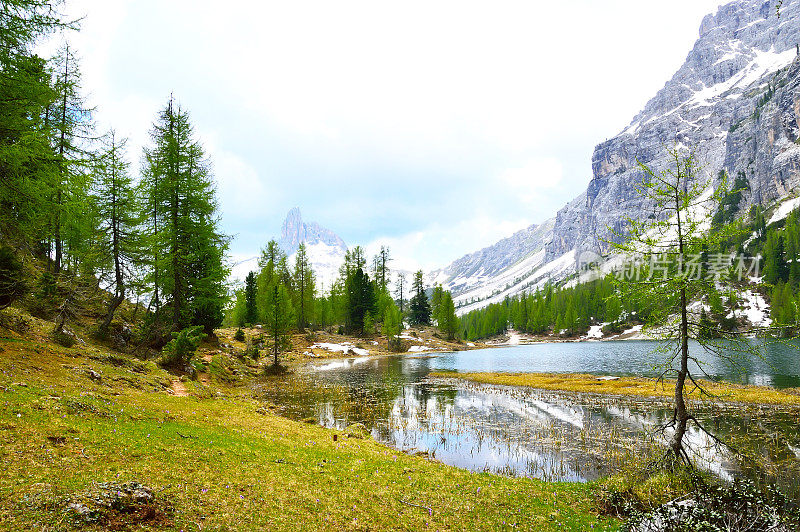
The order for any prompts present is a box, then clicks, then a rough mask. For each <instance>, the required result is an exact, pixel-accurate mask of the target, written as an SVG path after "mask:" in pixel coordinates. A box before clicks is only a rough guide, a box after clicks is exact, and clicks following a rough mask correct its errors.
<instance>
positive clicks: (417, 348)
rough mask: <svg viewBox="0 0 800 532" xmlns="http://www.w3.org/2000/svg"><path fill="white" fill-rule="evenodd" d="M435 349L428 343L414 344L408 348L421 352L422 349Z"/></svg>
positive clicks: (412, 351) (411, 350)
mask: <svg viewBox="0 0 800 532" xmlns="http://www.w3.org/2000/svg"><path fill="white" fill-rule="evenodd" d="M431 349H433V348H432V347H428V346H427V345H412V346H411V347H409V348H408V352H409V353H421V352H422V351H430V350H431Z"/></svg>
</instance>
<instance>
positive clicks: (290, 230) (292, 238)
mask: <svg viewBox="0 0 800 532" xmlns="http://www.w3.org/2000/svg"><path fill="white" fill-rule="evenodd" d="M301 242H305V244H306V247H311V246H314V245H317V244H325V245H326V246H328V247H331V248H338V249H340V250H341V251H342V255H343V256H344V252H345V251H347V244H345V243H344V240H342V239H341V238H340V237H339V236H338V235H337V234H336V233H334V232H333V231H331V230H330V229H326V228H324V227H322V226H320V225H319V224H318V223H316V222H311V223H305V222H303V215H302V214H301V212H300V209H299V208H298V207H294V208H293V209H291V210H290V211H289V212H288V213H287V214H286V219H285V220H284V221H283V226H282V227H281V240H280V242H279V244H280V246H281V249H283V250H284V251H285V252H286V253H287V254H289V255H291V254H293V253H295V252H296V251H297V248H298V247H299V246H300V243H301Z"/></svg>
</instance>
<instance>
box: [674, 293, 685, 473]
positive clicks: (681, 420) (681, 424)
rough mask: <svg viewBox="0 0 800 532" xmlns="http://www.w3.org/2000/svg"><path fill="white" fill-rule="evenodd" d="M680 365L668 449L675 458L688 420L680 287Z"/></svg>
mask: <svg viewBox="0 0 800 532" xmlns="http://www.w3.org/2000/svg"><path fill="white" fill-rule="evenodd" d="M680 342H681V367H680V370H678V379H677V380H676V381H675V434H673V436H672V441H671V442H670V449H671V450H672V453H673V454H674V455H675V458H676V459H678V460H680V459H681V458H683V452H684V450H683V437H684V435H685V434H686V425H687V423H688V421H689V413H688V412H687V411H686V400H685V398H684V395H683V390H684V388H685V385H686V377H687V376H688V375H689V320H688V316H687V311H686V289H685V288H683V289H681V325H680Z"/></svg>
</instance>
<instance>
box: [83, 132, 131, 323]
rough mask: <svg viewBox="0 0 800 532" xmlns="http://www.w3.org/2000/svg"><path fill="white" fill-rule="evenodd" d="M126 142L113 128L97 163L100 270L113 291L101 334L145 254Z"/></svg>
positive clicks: (96, 197) (95, 194) (93, 195)
mask: <svg viewBox="0 0 800 532" xmlns="http://www.w3.org/2000/svg"><path fill="white" fill-rule="evenodd" d="M126 142H127V141H126V140H125V139H123V140H121V141H118V140H117V138H116V134H115V133H114V131H111V132H110V133H109V135H108V136H107V138H106V139H105V146H104V147H103V148H102V149H101V151H100V152H99V154H98V157H97V158H96V160H95V163H94V191H93V194H92V200H93V202H94V204H95V207H96V209H97V214H98V221H99V225H98V234H99V239H98V246H97V249H98V252H99V258H98V263H99V265H100V271H99V273H100V279H101V281H106V282H107V283H108V285H109V286H111V287H113V291H114V296H113V297H112V298H111V301H110V302H109V305H108V310H107V312H106V316H105V318H103V321H102V322H101V323H100V325H99V326H98V335H99V336H100V337H101V338H102V337H105V336H106V335H107V334H108V328H109V326H110V325H111V321H112V320H113V319H114V313H115V312H116V310H117V308H118V307H119V306H120V304H122V302H123V301H124V300H125V297H126V290H127V287H128V285H129V284H131V283H130V279H131V278H133V273H132V270H133V269H134V268H136V267H138V266H140V264H141V257H142V241H141V238H140V231H139V226H140V223H141V218H140V212H141V209H140V206H139V205H138V203H137V201H136V198H135V193H134V192H135V190H134V185H133V180H132V178H131V176H130V173H129V166H130V164H129V163H128V161H127V160H126V156H125V145H126Z"/></svg>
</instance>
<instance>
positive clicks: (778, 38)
mask: <svg viewBox="0 0 800 532" xmlns="http://www.w3.org/2000/svg"><path fill="white" fill-rule="evenodd" d="M774 4H775V2H774V1H765V0H737V1H735V2H731V3H730V4H727V5H725V6H723V7H721V8H720V9H719V10H718V11H717V13H716V14H714V15H708V16H706V17H705V18H704V19H703V21H702V24H701V25H700V36H699V38H698V40H697V42H696V43H695V45H694V47H693V48H692V50H691V51H690V52H689V55H688V56H687V58H686V61H685V63H684V64H683V66H682V67H681V68H680V69H679V70H678V71H677V72H676V73H675V74H674V76H673V77H672V79H670V80H669V81H668V82H667V83H666V85H665V86H664V88H662V89H661V90H660V91H659V92H658V93H657V94H656V95H655V97H654V98H653V99H651V100H650V101H649V102H648V103H647V105H646V106H645V108H644V109H643V110H642V111H641V112H640V113H639V114H638V115H637V116H636V117H634V119H633V120H632V121H631V123H630V125H629V126H628V127H627V128H626V129H625V130H624V131H622V132H621V133H620V134H619V135H617V136H616V137H614V138H612V139H610V140H607V141H606V142H603V143H601V144H599V145H598V146H597V147H596V148H595V151H594V154H593V157H592V178H591V181H590V182H589V185H588V187H587V189H586V191H585V192H584V193H582V194H581V195H580V196H578V197H577V198H575V199H574V200H573V201H571V202H570V203H569V204H567V205H566V206H565V207H564V208H562V209H561V210H560V211H558V213H557V214H556V217H555V220H553V221H552V233H551V234H548V235H542V238H543V240H544V242H536V243H530V245H527V246H526V245H522V246H520V248H519V249H517V248H514V247H513V246H512V247H511V248H508V247H507V246H501V245H500V244H498V245H497V246H493V247H492V248H487V250H484V251H482V252H479V253H478V254H473V255H471V256H467V257H464V258H462V259H459V260H458V261H456V262H454V263H453V264H451V265H450V266H449V267H448V268H446V269H444V270H443V271H442V272H445V273H446V275H442V272H439V274H440V275H439V279H440V280H441V281H442V282H444V284H446V285H447V286H449V287H450V288H451V289H452V290H454V293H456V294H457V295H459V298H457V300H460V301H461V303H462V304H463V305H467V306H464V307H462V309H463V308H475V306H477V305H479V304H480V303H476V302H480V301H484V302H488V301H490V300H493V299H496V298H497V297H498V289H494V290H491V291H489V292H491V293H494V294H495V295H494V296H491V297H489V296H487V295H486V294H487V290H486V286H487V283H490V282H491V281H490V280H488V279H484V280H481V282H480V283H478V284H475V283H473V284H471V285H467V284H464V285H463V286H462V285H460V284H459V283H458V279H459V278H462V277H468V276H469V272H470V271H485V272H489V271H491V272H494V273H492V274H491V276H492V277H498V276H502V275H504V273H505V272H506V270H508V269H509V268H510V267H511V265H514V264H518V263H519V261H521V260H524V259H525V257H528V256H531V254H533V253H536V251H537V249H538V248H539V247H540V245H542V244H543V250H544V251H543V258H542V260H541V261H540V262H539V263H531V264H530V267H531V268H532V269H533V270H534V271H530V272H525V274H524V275H522V276H520V275H517V276H516V277H515V279H516V278H519V277H521V278H523V279H531V278H541V279H543V280H542V281H541V282H540V283H539V284H541V283H543V282H545V281H546V280H547V278H548V277H542V276H541V275H538V274H537V273H536V271H535V270H539V271H545V270H547V269H548V268H549V271H551V272H552V273H555V272H558V275H560V276H561V277H563V276H565V275H568V273H569V271H568V270H565V269H563V268H554V267H553V266H552V264H556V263H558V264H561V263H563V262H564V260H565V257H572V258H573V260H575V261H578V260H579V257H582V256H585V255H587V254H589V255H591V254H593V253H602V252H604V251H606V250H607V249H608V244H607V240H609V239H611V238H612V230H620V229H622V226H621V224H622V221H623V220H624V219H625V218H626V217H633V218H639V217H640V216H642V215H644V214H645V213H647V212H648V207H650V206H649V205H646V204H645V203H644V202H643V200H642V199H641V198H640V197H639V196H638V194H637V193H636V190H635V186H636V184H637V183H639V182H640V181H641V179H642V172H641V170H640V167H639V163H640V162H641V163H643V164H646V165H648V166H650V167H651V168H654V169H655V170H657V171H660V170H663V169H665V168H667V167H668V165H669V159H668V149H670V148H678V149H680V150H682V151H686V152H687V153H688V151H689V150H692V151H694V153H695V154H696V156H697V159H698V161H699V162H700V164H701V166H702V171H701V174H700V175H699V176H698V179H703V180H705V181H709V182H711V183H712V184H715V183H716V180H717V176H718V174H719V172H720V171H721V170H726V171H727V172H728V174H729V175H731V176H735V175H737V174H738V173H739V172H744V173H745V175H746V176H747V180H748V182H749V184H750V188H751V192H750V193H749V194H747V195H746V200H747V201H746V202H745V203H746V204H745V205H743V206H742V207H743V208H747V207H748V206H749V205H750V204H752V203H760V204H762V205H764V206H765V207H769V206H770V205H772V204H774V203H775V202H776V200H778V199H780V198H783V197H785V196H787V195H796V189H797V188H798V186H800V145H798V135H799V134H800V59H798V52H800V49H799V48H798V43H800V0H785V1H784V2H783V6H782V9H781V16H780V18H778V17H777V16H776V13H775V5H774ZM620 90H625V89H624V87H621V88H620ZM550 223H551V222H547V223H546V224H550ZM546 224H543V225H546ZM530 230H535V227H533V228H531V229H530ZM493 253H500V254H507V255H508V256H506V257H504V258H502V259H498V258H497V257H494V256H493ZM476 255H477V256H476ZM471 257H472V258H471ZM505 264H507V265H509V266H507V267H506V270H503V271H500V272H495V270H496V268H495V267H494V266H495V265H505ZM548 265H551V266H548ZM575 265H577V264H575ZM572 271H574V268H573V270H572ZM518 273H520V272H518ZM487 275H488V274H487ZM549 277H550V278H552V277H554V275H552V274H551V275H550V276H549ZM495 284H496V283H495ZM535 286H536V284H535V283H534V284H531V283H530V282H527V283H526V282H523V281H519V282H517V281H514V282H511V284H510V285H508V286H505V287H504V288H503V289H502V290H500V292H501V294H502V295H514V294H515V293H519V292H521V291H523V290H528V289H531V288H533V287H535Z"/></svg>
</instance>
